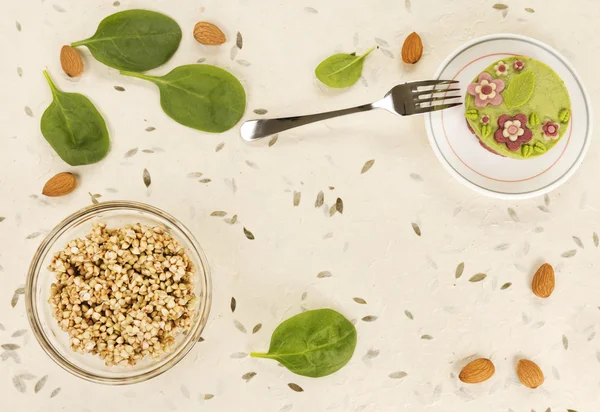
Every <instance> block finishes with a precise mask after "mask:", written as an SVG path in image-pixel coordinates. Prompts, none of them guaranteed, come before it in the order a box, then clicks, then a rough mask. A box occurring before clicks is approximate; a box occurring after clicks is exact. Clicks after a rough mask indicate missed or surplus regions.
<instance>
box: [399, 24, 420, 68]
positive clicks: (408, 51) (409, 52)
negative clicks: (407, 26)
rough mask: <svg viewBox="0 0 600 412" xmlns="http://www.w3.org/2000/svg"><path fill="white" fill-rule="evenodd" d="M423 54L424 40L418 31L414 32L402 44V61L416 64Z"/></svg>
mask: <svg viewBox="0 0 600 412" xmlns="http://www.w3.org/2000/svg"><path fill="white" fill-rule="evenodd" d="M421 56H423V40H421V36H419V35H418V34H417V33H416V32H412V33H411V34H409V35H408V37H407V38H406V40H404V45H403V46H402V61H404V63H406V64H415V63H416V62H418V61H419V60H420V59H421Z"/></svg>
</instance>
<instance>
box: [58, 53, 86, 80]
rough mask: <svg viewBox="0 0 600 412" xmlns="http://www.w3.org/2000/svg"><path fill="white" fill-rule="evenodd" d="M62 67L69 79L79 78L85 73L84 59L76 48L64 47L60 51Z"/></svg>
mask: <svg viewBox="0 0 600 412" xmlns="http://www.w3.org/2000/svg"><path fill="white" fill-rule="evenodd" d="M60 65H61V67H62V69H63V71H64V72H65V73H66V74H67V76H69V77H77V76H79V75H81V73H83V59H82V58H81V55H80V54H79V52H78V51H77V49H75V48H74V47H71V46H63V47H62V49H60Z"/></svg>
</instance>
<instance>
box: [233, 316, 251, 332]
mask: <svg viewBox="0 0 600 412" xmlns="http://www.w3.org/2000/svg"><path fill="white" fill-rule="evenodd" d="M233 325H234V326H235V327H236V329H237V330H239V331H240V332H242V333H248V331H247V330H246V328H245V327H244V325H242V324H241V323H240V322H239V321H238V320H237V319H234V320H233Z"/></svg>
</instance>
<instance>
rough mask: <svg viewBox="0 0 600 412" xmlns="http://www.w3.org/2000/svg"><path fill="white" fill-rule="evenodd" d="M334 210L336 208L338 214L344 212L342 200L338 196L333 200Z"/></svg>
mask: <svg viewBox="0 0 600 412" xmlns="http://www.w3.org/2000/svg"><path fill="white" fill-rule="evenodd" d="M335 210H337V211H338V212H339V213H340V214H344V202H343V201H342V199H341V198H340V197H338V198H337V200H336V201H335Z"/></svg>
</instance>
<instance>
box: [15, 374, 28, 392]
mask: <svg viewBox="0 0 600 412" xmlns="http://www.w3.org/2000/svg"><path fill="white" fill-rule="evenodd" d="M12 382H13V385H14V387H15V388H17V391H19V392H21V393H25V391H26V390H27V387H26V386H25V382H23V379H21V378H20V377H19V376H13V378H12Z"/></svg>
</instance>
